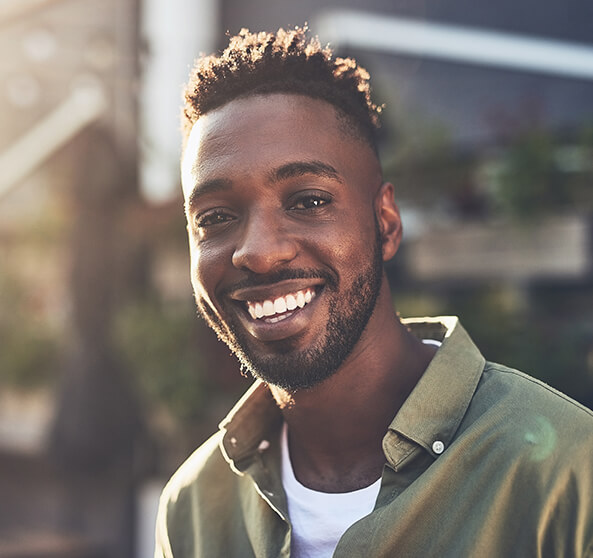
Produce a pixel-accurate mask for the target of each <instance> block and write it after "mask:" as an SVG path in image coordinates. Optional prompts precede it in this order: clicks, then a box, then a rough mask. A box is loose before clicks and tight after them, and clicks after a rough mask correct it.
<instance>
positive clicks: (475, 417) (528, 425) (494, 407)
mask: <svg viewBox="0 0 593 558" xmlns="http://www.w3.org/2000/svg"><path fill="white" fill-rule="evenodd" d="M464 423H465V426H466V427H470V428H475V427H478V428H480V429H484V430H485V432H484V434H485V433H486V432H487V433H488V435H489V436H491V437H492V438H494V439H496V438H498V439H500V440H503V439H504V440H507V441H508V442H510V441H512V440H516V442H517V447H516V448H515V449H520V448H521V452H522V453H523V452H524V451H525V449H526V448H531V450H530V451H531V453H532V454H533V455H532V457H534V458H536V460H537V461H539V460H540V458H541V459H543V458H544V457H547V456H549V455H550V454H551V455H556V456H558V457H559V458H560V457H561V456H563V457H562V458H561V461H562V462H565V463H566V462H567V461H576V460H577V457H578V456H582V457H583V458H586V459H588V460H589V459H590V456H591V455H592V454H593V436H591V434H592V433H593V411H592V410H590V409H588V408H586V407H585V406H583V405H581V404H579V403H578V402H576V401H574V400H573V399H571V398H570V397H568V396H567V395H565V394H563V393H561V392H559V391H557V390H556V389H554V388H552V387H551V386H549V385H547V384H545V383H544V382H542V381H540V380H537V379H536V378H533V377H532V376H529V375H528V374H525V373H523V372H520V371H518V370H514V369H512V368H508V367H506V366H503V365H500V364H495V363H491V362H487V363H486V365H485V367H484V371H483V374H482V377H481V379H480V381H479V383H478V386H477V389H476V392H475V394H474V396H473V398H472V401H471V404H470V407H469V409H468V412H467V415H466V417H465V419H464ZM469 425H471V426H469ZM505 445H507V446H508V447H509V449H512V448H513V447H514V444H512V443H507V444H505ZM551 455H550V456H551ZM570 456H572V459H571V457H570Z"/></svg>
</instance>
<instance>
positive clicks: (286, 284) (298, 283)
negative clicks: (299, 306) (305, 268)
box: [229, 278, 324, 302]
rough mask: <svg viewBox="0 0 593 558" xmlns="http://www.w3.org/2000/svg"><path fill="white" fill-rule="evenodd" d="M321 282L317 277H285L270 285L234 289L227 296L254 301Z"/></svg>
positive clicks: (282, 294) (268, 298)
mask: <svg viewBox="0 0 593 558" xmlns="http://www.w3.org/2000/svg"><path fill="white" fill-rule="evenodd" d="M323 284H324V281H323V279H319V278H312V279H287V280H284V281H279V282H278V283H273V284H271V285H260V286H258V287H246V288H244V289H237V290H236V291H231V292H230V293H229V296H230V298H231V299H233V300H236V301H239V302H256V301H262V300H270V299H274V298H277V297H280V296H285V295H287V294H290V293H296V292H297V291H301V290H304V289H307V288H311V287H317V286H319V285H323Z"/></svg>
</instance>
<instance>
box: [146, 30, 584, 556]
mask: <svg viewBox="0 0 593 558" xmlns="http://www.w3.org/2000/svg"><path fill="white" fill-rule="evenodd" d="M185 99H186V105H185V110H184V124H185V138H184V150H183V159H182V183H183V193H184V196H185V201H186V216H187V221H188V232H189V244H190V252H191V278H192V284H193V288H194V292H195V297H196V302H197V305H198V308H199V311H200V313H201V314H202V316H203V317H204V318H205V319H206V321H207V322H208V324H209V325H210V326H211V327H212V328H213V329H214V330H215V331H216V333H217V334H218V336H219V338H220V339H221V340H222V341H224V342H225V343H226V344H227V345H228V346H229V347H230V348H231V350H232V351H233V352H234V353H235V355H236V356H237V357H238V359H239V360H240V362H241V366H242V367H243V368H244V369H246V370H248V371H249V372H251V374H253V376H254V377H255V378H256V381H255V383H254V385H253V387H252V388H251V389H250V390H249V391H248V393H247V394H246V395H245V396H244V397H243V398H242V399H241V401H239V403H238V404H237V405H236V406H235V408H234V409H233V410H232V411H231V412H230V414H229V415H228V416H227V418H226V419H225V420H224V421H223V422H222V424H221V428H220V431H219V432H218V433H217V434H215V435H214V436H213V437H212V438H211V439H210V440H209V441H208V442H206V443H205V444H204V445H203V446H202V447H201V448H199V449H198V450H197V451H196V452H195V453H194V454H193V455H192V456H191V457H190V458H189V459H188V461H187V462H186V463H185V464H184V465H183V466H182V467H181V468H180V470H179V471H178V472H177V473H176V474H175V475H174V477H173V478H172V479H171V481H170V482H169V484H168V485H167V487H166V488H165V490H164V492H163V496H162V499H161V505H160V510H159V518H158V523H157V550H156V556H157V557H169V558H170V557H175V558H189V557H208V558H210V557H221V558H222V557H235V556H237V557H254V556H257V557H278V556H293V557H329V556H332V555H333V556H352V557H366V556H384V557H388V556H402V557H416V556H417V557H430V556H435V557H436V556H438V557H444V556H445V557H455V558H459V557H462V556H488V557H489V558H491V557H498V556H500V557H505V558H506V557H508V556H521V557H522V556H539V557H544V556H550V557H552V556H575V557H581V556H582V557H585V556H589V557H590V556H593V512H592V509H591V508H592V505H591V495H592V493H593V467H592V458H593V444H592V442H591V438H592V434H593V431H592V427H593V415H592V413H591V412H590V411H588V410H586V409H585V408H584V407H581V406H579V405H578V404H577V403H575V402H573V401H571V400H569V399H568V398H566V397H565V396H563V395H561V394H558V393H557V392H554V391H553V390H552V389H551V388H549V387H547V386H545V385H543V384H541V383H539V382H537V381H536V380H534V379H533V378H531V377H529V376H526V375H524V374H521V373H520V372H517V371H514V370H511V369H508V368H505V367H503V366H500V365H496V364H492V363H487V362H485V360H484V358H483V357H482V355H481V354H480V353H479V351H478V349H477V348H476V347H475V346H474V345H473V343H472V342H471V340H470V338H469V337H468V335H467V334H466V333H465V331H464V330H463V328H462V327H461V326H460V325H459V323H458V322H457V320H456V319H455V318H440V319H439V318H424V319H416V320H405V321H402V320H400V319H399V317H398V315H397V313H396V312H395V310H394V309H393V307H392V302H391V294H390V291H389V286H388V283H387V280H386V276H385V273H384V270H383V263H384V262H385V261H387V260H389V259H390V258H392V257H393V256H394V255H395V254H396V252H397V250H398V247H399V243H400V240H401V235H402V227H401V221H400V216H399V211H398V208H397V206H396V205H395V202H394V191H393V186H392V185H391V184H389V183H388V182H384V181H383V178H382V173H381V167H380V163H379V160H378V156H377V149H376V145H375V139H374V137H375V129H376V126H377V116H378V108H377V106H376V105H374V104H373V102H372V101H371V98H370V92H369V82H368V74H367V73H366V72H365V71H364V70H363V69H362V68H360V67H359V66H357V65H356V63H355V62H354V61H353V60H350V59H346V60H343V59H339V58H335V59H334V58H333V56H332V53H331V51H329V49H323V48H321V47H320V45H319V44H318V42H317V41H316V40H309V39H308V38H307V37H306V34H305V32H304V31H303V30H301V29H296V30H292V31H283V30H279V31H278V32H277V33H269V34H268V33H261V34H257V35H253V34H250V33H248V32H246V31H244V32H242V33H241V34H240V35H239V36H237V37H233V38H232V39H231V41H230V45H229V47H228V48H227V49H226V50H225V51H224V52H223V53H222V54H221V55H220V56H219V57H208V58H204V59H201V60H200V61H198V63H197V65H196V67H195V69H194V72H193V74H192V77H191V81H190V83H189V85H188V88H187V91H186V97H185ZM213 373H215V371H213Z"/></svg>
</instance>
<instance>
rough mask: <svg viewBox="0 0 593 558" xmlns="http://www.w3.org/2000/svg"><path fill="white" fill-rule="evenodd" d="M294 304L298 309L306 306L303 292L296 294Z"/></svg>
mask: <svg viewBox="0 0 593 558" xmlns="http://www.w3.org/2000/svg"><path fill="white" fill-rule="evenodd" d="M296 303H297V306H298V307H299V308H302V307H303V306H305V304H307V301H306V300H305V295H304V294H303V291H299V292H298V293H297V296H296Z"/></svg>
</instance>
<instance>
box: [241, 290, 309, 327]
mask: <svg viewBox="0 0 593 558" xmlns="http://www.w3.org/2000/svg"><path fill="white" fill-rule="evenodd" d="M314 298H315V291H314V290H312V289H309V288H308V289H305V290H303V291H298V292H296V293H291V294H288V295H286V296H279V297H278V298H276V299H275V300H273V301H272V300H264V301H263V302H247V310H248V312H249V315H250V316H251V318H252V319H254V320H257V319H260V318H263V317H267V318H269V320H268V321H269V322H270V323H276V322H279V321H280V320H283V319H285V318H287V317H288V316H289V315H290V314H286V312H291V311H292V310H295V309H296V308H303V307H304V306H305V304H308V303H309V302H311V301H312V300H313V299H314ZM272 316H274V317H272Z"/></svg>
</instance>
